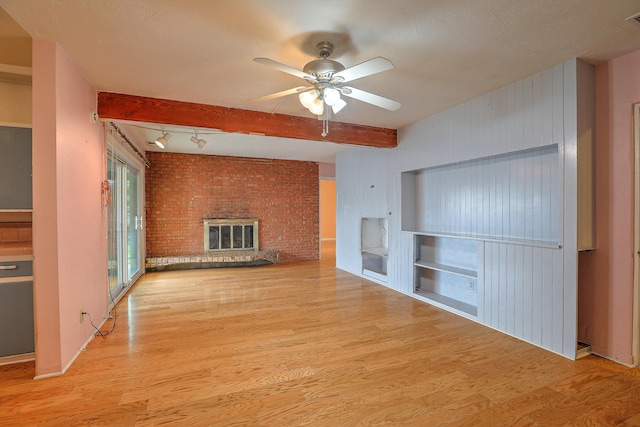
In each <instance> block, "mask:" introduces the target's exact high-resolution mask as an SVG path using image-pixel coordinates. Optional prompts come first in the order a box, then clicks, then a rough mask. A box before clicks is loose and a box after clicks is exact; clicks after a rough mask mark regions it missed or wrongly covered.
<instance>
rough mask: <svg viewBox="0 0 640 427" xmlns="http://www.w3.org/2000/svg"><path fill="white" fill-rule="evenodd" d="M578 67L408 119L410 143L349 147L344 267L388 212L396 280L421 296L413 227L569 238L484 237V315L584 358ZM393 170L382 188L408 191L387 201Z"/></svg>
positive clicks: (342, 170) (342, 164)
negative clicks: (363, 223) (367, 221)
mask: <svg viewBox="0 0 640 427" xmlns="http://www.w3.org/2000/svg"><path fill="white" fill-rule="evenodd" d="M575 68H576V67H575V61H573V62H572V61H568V62H567V63H565V64H561V65H559V66H556V67H553V68H551V69H548V70H545V71H543V72H541V73H538V74H535V75H533V76H531V77H528V78H525V79H522V80H521V81H518V82H516V83H514V84H512V85H508V86H506V87H504V88H501V89H498V90H496V91H493V92H491V93H488V94H485V95H482V96H480V97H477V98H475V99H472V100H470V101H468V102H466V103H464V104H461V105H458V106H456V107H453V108H451V109H448V110H446V111H443V112H441V113H438V114H436V115H434V116H432V117H429V118H427V119H424V120H422V121H420V122H418V123H415V124H412V125H410V126H407V127H405V128H403V129H399V130H398V141H399V145H398V147H397V148H395V149H392V150H384V152H383V154H379V153H380V151H379V150H355V149H347V150H345V151H343V152H341V153H339V154H338V156H337V158H338V161H337V171H338V174H337V186H338V189H339V190H338V198H339V200H338V204H339V205H340V204H341V203H344V204H345V206H339V207H338V224H339V225H338V227H337V228H338V230H337V232H338V237H337V239H338V242H337V252H338V253H337V257H336V258H337V259H336V262H337V264H338V266H339V267H341V268H342V267H344V268H345V269H347V271H353V272H355V273H356V274H359V271H358V269H359V268H360V266H359V265H357V264H356V263H353V262H352V260H353V258H357V257H358V256H359V252H358V250H359V248H358V241H359V236H358V235H357V233H356V232H355V231H354V230H357V225H356V224H357V223H358V221H359V219H360V218H361V217H362V216H372V217H378V216H379V217H383V216H384V215H387V213H388V211H391V212H393V214H392V215H388V216H389V243H390V255H389V265H388V269H389V270H388V271H389V276H388V280H389V283H388V286H389V287H392V288H394V289H397V290H400V291H402V292H406V293H409V294H411V292H412V288H413V266H412V256H413V238H412V234H411V233H409V232H401V231H400V229H401V228H402V229H405V230H411V229H413V230H423V231H431V232H438V233H443V234H467V235H471V236H476V237H477V238H479V239H482V237H483V236H490V237H492V238H495V239H502V240H507V241H508V240H509V239H522V240H524V241H531V242H549V243H551V242H557V243H558V244H559V247H556V248H554V247H543V246H539V245H536V244H533V243H532V244H531V245H528V244H527V243H526V242H525V243H520V244H517V245H515V244H510V243H508V242H506V241H505V242H496V241H486V242H484V244H483V245H482V247H483V256H482V257H481V258H479V262H478V316H477V318H478V321H480V322H482V323H484V324H487V325H489V326H491V327H494V328H496V329H499V330H503V331H504V332H506V333H509V334H512V335H514V336H517V337H520V338H522V339H524V340H527V341H529V342H532V343H534V344H537V345H541V346H543V347H545V348H548V349H550V350H552V351H556V352H558V353H561V354H564V355H565V356H567V357H574V356H575V337H576V333H575V328H576V308H575V305H576V289H575V288H576V271H577V263H576V262H577V261H576V259H577V253H576V249H575V240H576V236H575V230H574V229H575V219H576V216H577V212H576V208H575V191H576V189H575V187H576V182H575V181H576V175H575V172H574V169H575V167H574V163H575V159H574V158H572V155H575V144H574V142H573V140H574V139H575V131H576V114H575V112H576V110H577V105H576V101H575V99H576V96H575V95H576V94H575V86H576V73H575ZM552 144H557V145H552ZM536 149H537V150H536ZM519 150H525V151H519ZM571 153H573V154H571ZM372 165H376V166H375V168H376V171H373V168H372ZM417 170H421V171H422V172H420V173H418V174H412V173H409V174H408V175H407V174H404V175H402V176H401V174H403V173H408V172H411V171H417ZM381 171H383V172H381ZM382 173H385V174H389V175H390V176H391V177H389V178H387V183H388V184H381V187H386V188H385V191H387V192H395V193H396V195H391V194H389V195H388V196H387V197H386V199H385V198H384V197H382V198H381V197H379V194H377V192H376V190H374V191H370V190H371V189H370V188H368V187H369V181H375V179H376V174H377V176H379V175H380V174H382ZM408 182H411V184H407V183H408ZM376 188H378V184H376ZM400 194H401V196H400ZM408 198H411V199H412V200H407V199H408ZM416 212H418V213H419V215H416ZM352 218H353V220H352ZM341 223H342V224H341ZM340 224H341V225H340ZM343 239H344V240H348V241H347V242H345V241H341V240H343ZM480 260H483V261H484V262H481V261H480ZM350 269H351V270H350Z"/></svg>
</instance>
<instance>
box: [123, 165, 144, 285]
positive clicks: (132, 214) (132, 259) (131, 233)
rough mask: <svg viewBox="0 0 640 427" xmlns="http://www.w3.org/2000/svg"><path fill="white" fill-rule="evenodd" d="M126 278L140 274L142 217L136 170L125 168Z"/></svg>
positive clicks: (129, 279) (131, 278)
mask: <svg viewBox="0 0 640 427" xmlns="http://www.w3.org/2000/svg"><path fill="white" fill-rule="evenodd" d="M126 175H127V196H126V197H127V206H126V210H127V280H128V281H132V280H133V279H134V278H135V277H136V276H137V275H139V274H140V238H141V231H142V218H141V217H140V203H139V202H140V198H139V197H138V194H139V185H140V184H139V179H138V172H137V171H135V170H133V169H131V168H127V170H126Z"/></svg>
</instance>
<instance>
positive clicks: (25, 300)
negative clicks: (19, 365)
mask: <svg viewBox="0 0 640 427" xmlns="http://www.w3.org/2000/svg"><path fill="white" fill-rule="evenodd" d="M33 351H34V338H33V282H32V281H24V282H9V283H0V357H4V356H13V355H16V354H24V353H32V352H33Z"/></svg>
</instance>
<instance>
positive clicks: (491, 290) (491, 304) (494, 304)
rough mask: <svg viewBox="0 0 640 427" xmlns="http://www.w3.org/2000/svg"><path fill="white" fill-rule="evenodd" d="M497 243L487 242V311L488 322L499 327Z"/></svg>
mask: <svg viewBox="0 0 640 427" xmlns="http://www.w3.org/2000/svg"><path fill="white" fill-rule="evenodd" d="M496 246H497V245H496V244H495V243H485V252H484V256H485V262H484V265H485V273H484V274H485V313H486V316H487V319H486V324H487V325H489V326H492V327H494V328H497V327H498V315H497V313H498V286H499V282H498V276H497V275H496V271H497V270H496V264H497V262H498V259H497V256H496V255H497V254H495V251H494V249H495V247H496Z"/></svg>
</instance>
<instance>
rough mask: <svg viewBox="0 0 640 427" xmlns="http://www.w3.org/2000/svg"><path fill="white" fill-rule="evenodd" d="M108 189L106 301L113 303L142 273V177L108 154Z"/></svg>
mask: <svg viewBox="0 0 640 427" xmlns="http://www.w3.org/2000/svg"><path fill="white" fill-rule="evenodd" d="M107 175H108V181H109V185H110V188H111V203H110V204H109V208H108V210H107V211H108V243H109V256H108V262H109V289H108V290H109V303H110V304H111V305H114V304H115V303H116V302H117V301H118V300H119V299H120V297H121V296H122V295H123V294H124V293H125V292H126V291H127V289H128V288H129V287H130V286H131V285H132V284H133V283H134V282H135V281H136V280H137V278H138V277H139V276H140V275H141V274H142V268H141V265H142V262H141V260H142V249H141V246H142V245H141V243H140V242H141V240H142V225H143V219H142V215H141V213H140V212H141V206H142V187H141V186H142V182H141V181H142V180H141V179H140V173H139V172H138V171H137V170H136V169H134V168H133V167H131V166H129V165H127V164H126V163H125V162H123V161H121V160H120V159H119V158H117V157H116V156H115V155H113V154H112V153H111V154H110V155H109V157H108V159H107Z"/></svg>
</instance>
